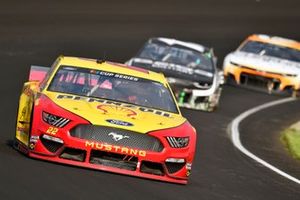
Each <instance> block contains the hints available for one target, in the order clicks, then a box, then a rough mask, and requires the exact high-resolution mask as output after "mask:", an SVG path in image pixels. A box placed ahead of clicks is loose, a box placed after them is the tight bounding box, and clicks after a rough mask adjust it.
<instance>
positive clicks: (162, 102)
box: [48, 66, 178, 113]
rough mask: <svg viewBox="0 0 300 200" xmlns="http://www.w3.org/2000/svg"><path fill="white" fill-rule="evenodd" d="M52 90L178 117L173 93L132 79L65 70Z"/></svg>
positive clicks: (56, 79)
mask: <svg viewBox="0 0 300 200" xmlns="http://www.w3.org/2000/svg"><path fill="white" fill-rule="evenodd" d="M48 90H49V91H53V92H62V93H68V94H75V95H80V96H87V97H94V98H102V99H109V100H115V101H121V102H126V103H130V104H135V105H139V106H145V107H150V108H155V109H159V110H164V111H169V112H173V113H178V110H177V107H176V104H175V103H174V100H173V97H172V95H171V92H170V91H169V89H168V88H167V87H165V86H164V85H163V84H162V83H159V82H155V81H151V80H148V79H143V78H138V77H134V76H130V75H124V74H118V73H113V72H106V71H101V70H91V69H86V68H78V67H73V66H61V67H60V68H59V70H58V71H57V72H56V74H55V76H54V77H53V79H52V81H51V83H50V85H49V87H48Z"/></svg>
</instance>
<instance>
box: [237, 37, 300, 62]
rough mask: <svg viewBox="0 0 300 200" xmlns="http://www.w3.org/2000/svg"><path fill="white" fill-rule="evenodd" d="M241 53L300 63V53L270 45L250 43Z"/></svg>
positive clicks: (245, 45)
mask: <svg viewBox="0 0 300 200" xmlns="http://www.w3.org/2000/svg"><path fill="white" fill-rule="evenodd" d="M240 51H244V52H249V53H254V54H259V55H266V56H272V57H276V58H281V59H286V60H290V61H294V62H300V51H299V50H296V49H291V48H288V47H283V46H278V45H274V44H269V43H263V42H257V41H248V42H247V43H246V44H244V45H243V46H242V48H241V49H240Z"/></svg>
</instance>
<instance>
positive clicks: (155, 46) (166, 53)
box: [138, 42, 214, 72]
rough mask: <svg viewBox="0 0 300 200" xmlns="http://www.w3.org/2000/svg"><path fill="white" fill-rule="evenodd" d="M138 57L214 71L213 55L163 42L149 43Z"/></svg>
mask: <svg viewBox="0 0 300 200" xmlns="http://www.w3.org/2000/svg"><path fill="white" fill-rule="evenodd" d="M138 57H140V58H146V59H151V60H154V61H162V62H168V63H175V64H178V65H184V66H187V67H191V68H195V67H197V68H200V69H202V70H205V71H209V72H212V71H213V70H214V68H213V64H212V63H213V61H212V58H211V53H209V52H208V53H206V54H202V53H200V52H198V51H195V50H192V49H188V48H186V47H183V46H179V45H176V46H175V45H174V46H169V45H167V44H165V43H161V42H148V43H147V44H146V45H145V46H144V48H143V49H142V50H141V52H140V53H139V55H138Z"/></svg>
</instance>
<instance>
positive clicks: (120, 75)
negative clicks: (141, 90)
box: [90, 70, 139, 81]
mask: <svg viewBox="0 0 300 200" xmlns="http://www.w3.org/2000/svg"><path fill="white" fill-rule="evenodd" d="M90 73H93V74H97V75H101V76H107V77H114V78H119V79H125V80H130V81H138V80H139V78H137V77H134V76H128V75H124V74H117V73H113V72H106V71H99V70H91V71H90Z"/></svg>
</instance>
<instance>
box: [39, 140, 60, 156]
mask: <svg viewBox="0 0 300 200" xmlns="http://www.w3.org/2000/svg"><path fill="white" fill-rule="evenodd" d="M40 140H41V142H42V144H43V145H44V147H46V149H47V150H48V151H50V152H52V153H55V152H57V151H58V149H60V148H61V147H62V146H63V144H61V143H59V142H55V141H52V140H47V139H45V138H43V137H40Z"/></svg>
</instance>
